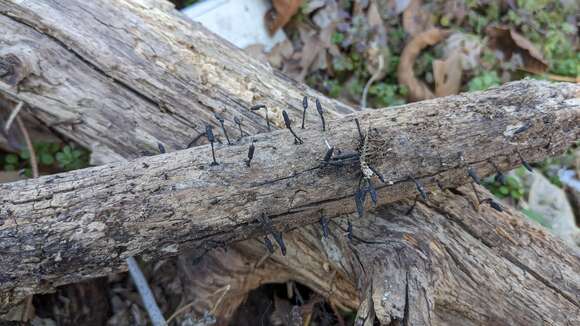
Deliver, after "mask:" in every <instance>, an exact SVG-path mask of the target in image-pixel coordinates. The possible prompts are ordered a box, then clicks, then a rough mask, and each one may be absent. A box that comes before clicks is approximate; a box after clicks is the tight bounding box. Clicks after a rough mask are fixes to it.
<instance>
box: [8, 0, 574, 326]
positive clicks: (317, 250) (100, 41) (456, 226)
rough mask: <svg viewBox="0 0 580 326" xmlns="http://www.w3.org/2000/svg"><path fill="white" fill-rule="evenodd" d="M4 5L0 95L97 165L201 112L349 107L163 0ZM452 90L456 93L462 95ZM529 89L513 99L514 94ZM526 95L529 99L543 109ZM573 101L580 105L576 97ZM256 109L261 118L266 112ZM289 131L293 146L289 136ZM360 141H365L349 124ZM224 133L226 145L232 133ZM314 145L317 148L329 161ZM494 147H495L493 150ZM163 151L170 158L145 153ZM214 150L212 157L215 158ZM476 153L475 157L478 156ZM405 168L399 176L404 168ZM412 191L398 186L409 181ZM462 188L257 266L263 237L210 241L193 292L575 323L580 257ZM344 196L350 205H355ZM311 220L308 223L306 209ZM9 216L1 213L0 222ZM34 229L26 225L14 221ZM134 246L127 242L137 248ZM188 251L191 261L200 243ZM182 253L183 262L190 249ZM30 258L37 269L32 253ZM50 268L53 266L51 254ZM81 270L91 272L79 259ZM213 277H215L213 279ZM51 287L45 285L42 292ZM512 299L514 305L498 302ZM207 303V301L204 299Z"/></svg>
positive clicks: (338, 111) (331, 113) (195, 121)
mask: <svg viewBox="0 0 580 326" xmlns="http://www.w3.org/2000/svg"><path fill="white" fill-rule="evenodd" d="M0 13H2V15H1V16H0V24H1V25H2V27H3V28H4V30H5V31H6V32H5V34H3V35H1V36H0V39H2V40H3V42H4V44H8V45H9V46H7V47H6V48H4V49H3V50H2V51H1V54H2V58H3V60H2V62H3V63H4V65H3V67H8V68H9V69H6V71H7V72H8V73H7V74H4V73H3V74H2V75H3V76H4V77H3V80H4V81H5V82H6V83H5V84H2V85H1V90H2V93H3V94H6V95H8V96H10V97H13V98H18V99H20V100H23V101H24V102H25V103H27V104H28V105H29V107H30V112H31V113H32V114H33V116H34V117H35V118H36V119H38V120H39V121H41V122H42V123H44V124H46V125H48V126H50V127H51V128H53V129H54V130H56V131H58V132H59V133H62V134H64V135H65V136H67V137H70V138H72V139H75V140H77V141H78V142H80V143H82V144H84V145H86V146H90V147H91V148H92V149H93V151H94V152H95V153H96V155H95V157H96V162H105V161H106V160H107V158H110V157H112V158H115V159H119V158H122V157H125V158H134V157H137V156H139V155H140V153H141V152H142V151H149V152H152V151H155V148H156V144H157V142H161V143H164V144H166V145H168V147H169V148H171V149H178V148H183V147H185V145H186V144H188V143H189V142H190V140H191V139H192V138H194V137H195V136H196V135H198V134H199V133H201V132H202V131H203V124H204V123H206V122H210V123H214V124H216V122H215V120H213V119H212V112H214V110H216V111H217V112H220V113H221V114H222V115H223V116H224V117H225V118H226V119H227V121H232V117H234V116H241V117H243V119H244V122H245V129H246V131H248V132H250V133H256V132H261V131H264V130H266V124H265V122H264V119H263V118H264V117H263V116H262V117H259V116H256V115H255V114H256V112H250V111H249V110H248V109H247V108H248V107H249V106H250V105H252V104H256V103H264V104H267V105H268V106H269V107H270V118H271V119H272V121H273V122H274V126H282V125H283V124H282V121H281V119H280V118H279V116H280V115H279V113H280V111H281V110H282V109H286V110H288V111H289V113H290V115H291V117H292V120H293V121H298V117H299V113H300V111H301V109H299V108H297V107H298V106H299V104H300V103H301V99H302V96H303V95H308V96H310V97H312V96H318V97H320V100H321V102H322V104H323V106H324V108H325V109H326V111H325V112H326V114H327V115H328V116H327V119H330V118H331V117H339V116H341V115H343V114H344V113H349V112H352V109H350V108H349V107H347V106H345V105H342V104H339V103H338V102H335V101H332V100H328V99H326V98H324V97H321V96H320V95H318V94H317V93H315V92H314V91H312V90H310V89H308V88H307V87H305V86H303V85H297V84H295V83H293V82H292V81H290V80H288V79H286V78H284V77H283V76H280V75H279V74H278V75H277V74H275V72H273V71H271V69H270V68H269V67H268V66H266V65H264V64H261V63H258V62H256V61H255V60H253V59H251V58H249V57H248V56H246V55H244V54H242V53H241V52H240V51H239V50H236V49H234V48H233V47H231V46H229V45H226V44H225V43H224V42H223V41H221V40H219V39H218V38H217V37H215V36H213V35H212V34H210V33H208V32H207V31H205V30H204V29H203V28H201V27H199V26H197V25H193V24H191V23H189V22H187V21H185V20H183V19H182V18H181V17H179V16H178V15H176V14H175V13H174V12H172V11H171V10H170V9H167V8H162V9H160V8H159V7H155V3H154V2H153V1H149V2H147V3H146V4H143V2H139V3H135V2H133V1H114V2H113V1H88V2H87V1H78V2H77V1H59V2H48V1H46V2H33V3H27V4H26V6H24V5H21V4H19V3H18V4H17V3H12V2H10V1H0ZM14 58H16V59H17V60H14ZM552 94H553V93H552V92H548V93H546V95H545V96H544V97H545V98H546V99H547V100H549V98H550V96H551V95H552ZM555 95H556V96H557V94H555ZM576 96H577V95H576ZM546 99H544V101H545V100H546ZM456 100H457V101H461V97H457V98H456ZM496 100H497V101H498V102H501V101H506V100H507V101H510V99H509V98H508V99H505V98H497V99H496ZM525 100H526V99H525V98H519V100H518V99H512V104H513V105H516V104H518V103H519V102H520V101H524V102H525ZM502 103H506V102H502ZM526 103H528V105H529V106H530V107H533V106H534V105H535V104H536V103H533V102H526ZM567 103H568V104H570V105H576V106H577V100H576V102H574V100H569V101H568V102H567ZM574 103H576V104H574ZM471 104H472V105H473V112H474V117H479V118H481V119H483V118H485V117H486V115H485V114H486V113H488V112H486V111H485V110H481V109H480V107H479V105H478V103H471ZM562 109H563V110H564V111H565V110H566V108H562ZM312 112H313V109H312V108H311V109H310V114H309V115H308V116H307V123H308V125H309V126H313V125H316V126H318V125H319V120H318V118H317V116H316V114H314V113H312ZM494 112H495V111H494ZM425 113H426V114H429V113H431V110H430V108H425ZM258 114H261V115H263V114H264V111H258ZM548 115H549V112H548ZM119 116H122V117H123V119H118V117H119ZM571 117H572V118H573V119H575V120H572V121H570V122H569V124H568V125H566V123H562V124H560V127H563V128H565V127H566V126H568V127H570V128H572V130H571V131H570V133H569V134H566V135H567V136H571V135H573V136H575V137H577V119H578V115H577V109H576V114H575V115H572V116H571ZM487 118H491V116H487ZM421 119H425V117H422V118H421ZM499 120H500V123H501V118H500V119H499ZM406 121H408V120H406ZM492 121H493V120H492ZM553 121H556V120H551V119H547V120H541V121H536V120H534V123H535V124H534V125H532V127H531V128H530V129H529V130H531V131H526V132H530V133H531V132H539V133H542V134H544V133H543V131H541V130H539V129H540V128H541V127H540V126H541V125H545V124H551V123H553ZM494 123H496V121H494ZM559 123H560V122H558V123H556V124H559ZM389 125H390V124H389ZM504 126H505V125H504ZM226 127H227V128H228V131H229V134H230V135H232V134H234V133H235V130H236V129H235V126H234V125H233V124H231V123H228V124H227V125H226ZM335 127H336V128H340V127H341V126H340V125H339V126H333V127H332V128H331V129H330V130H329V133H332V132H333V131H332V130H333V128H335ZM365 127H366V126H365ZM373 127H374V126H373ZM385 127H386V125H381V126H378V127H377V128H385ZM451 127H453V126H451ZM519 127H521V125H517V126H514V129H509V130H506V131H508V135H509V131H510V130H512V131H515V130H518V128H519ZM457 128H459V127H457ZM534 128H538V130H537V131H534V130H535V129H534ZM351 130H354V129H352V127H351ZM485 132H487V131H485ZM308 133H312V134H316V133H317V132H314V131H310V132H308ZM495 134H496V135H497V132H496V133H495ZM277 135H278V137H280V135H281V134H277ZM283 135H284V137H285V139H286V141H287V142H289V141H290V138H289V137H290V136H289V135H288V134H287V133H285V134H283ZM524 135H525V133H524ZM544 135H546V136H548V135H547V134H544ZM517 137H519V136H517ZM257 138H260V137H257ZM526 138H527V137H526ZM276 139H278V138H276ZM309 139H310V138H309ZM351 139H356V133H353V135H351ZM427 139H428V138H427ZM221 140H222V141H224V137H223V136H222V137H221ZM555 140H556V142H555V144H556V146H555V148H561V147H560V146H561V144H562V143H561V142H560V141H561V140H562V139H561V138H559V137H558V136H557V135H556V138H555ZM329 141H330V139H329ZM455 141H458V140H457V139H456V140H455ZM530 141H531V142H530V143H529V144H527V145H522V148H534V150H531V151H525V153H524V154H525V155H530V157H534V158H536V157H535V156H533V155H535V154H534V153H536V154H537V153H541V152H540V151H544V150H550V149H540V148H541V146H542V145H546V144H548V143H549V141H547V140H545V139H544V140H538V139H531V140H530ZM287 145H288V144H287V143H286V146H287ZM486 145H487V144H486ZM508 146H514V145H513V144H512V145H508ZM538 146H540V148H537V147H538ZM300 148H306V146H303V147H300ZM321 148H323V147H322V146H320V147H319V151H317V152H316V153H317V154H318V156H315V157H321V156H322V153H321V152H320V151H321ZM492 148H493V149H494V151H495V152H496V153H497V152H498V151H497V147H492ZM486 149H487V147H486ZM206 150H207V148H206ZM231 150H233V148H231ZM202 151H203V150H202ZM322 152H323V150H322ZM427 152H429V150H427ZM471 152H472V151H470V153H471ZM499 152H500V153H505V154H507V153H513V147H512V151H509V150H507V151H505V152H503V151H499ZM191 153H192V154H193V153H197V151H195V152H191ZM240 153H241V152H240ZM419 153H421V154H423V152H419ZM206 154H207V152H206ZM447 154H450V153H447ZM171 155H176V157H177V156H179V155H181V154H171ZM240 155H241V154H240ZM478 155H483V156H484V157H488V156H486V155H484V154H478ZM427 156H429V155H427ZM162 157H168V156H161V157H156V158H150V159H149V160H153V161H155V160H159V159H160V158H162ZM432 157H433V156H432ZM477 157H480V156H477ZM489 157H491V155H490V156H489ZM207 158H208V156H205V157H204V163H207V162H209V161H207ZM311 160H312V161H314V159H311ZM518 160H519V158H518V157H515V158H514V157H510V158H503V159H501V160H499V161H500V162H507V161H509V162H511V163H512V164H513V163H515V162H518ZM468 161H470V162H471V160H469V158H468ZM238 162H239V161H238ZM418 165H420V164H418V162H417V161H416V160H414V161H412V162H411V167H413V166H415V167H416V166H418ZM482 165H484V164H482ZM475 167H476V168H477V170H478V172H479V173H480V174H483V173H482V172H484V170H485V172H488V171H489V170H488V169H489V166H487V165H485V168H483V169H479V166H478V165H476V166H475ZM502 167H507V165H504V166H502ZM192 168H195V167H192ZM422 168H424V169H427V170H420V171H428V169H429V168H430V167H422ZM385 170H387V169H385ZM408 171H413V172H415V170H414V169H409V170H408ZM188 173H191V172H188ZM399 173H400V174H399V175H398V179H397V178H395V180H401V177H402V176H403V175H406V174H408V172H404V171H400V172H399ZM418 175H419V176H421V175H422V174H418ZM452 175H455V176H459V174H458V173H454V174H452ZM463 177H465V176H463ZM330 178H331V175H330V174H329V175H328V179H330ZM334 180H335V182H336V181H337V180H338V182H344V183H345V184H347V183H348V187H349V188H347V189H350V193H352V190H353V189H354V184H353V180H352V179H351V180H344V181H341V179H334ZM456 180H457V179H456V178H450V179H449V180H443V181H444V182H452V181H456ZM315 181H317V182H320V181H319V180H315ZM411 188H412V187H411V186H409V185H407V186H406V187H404V189H406V191H409V190H410V189H411ZM385 191H386V190H382V192H381V196H379V198H380V199H381V200H385V198H389V197H388V196H385V195H384V194H385V193H386V192H385ZM461 191H463V192H465V191H466V190H461ZM461 191H454V192H443V193H439V192H436V193H435V194H433V195H432V196H430V198H429V201H428V202H427V203H426V204H418V205H417V208H416V209H415V210H414V211H413V213H412V214H411V215H409V216H407V215H405V214H404V211H406V209H407V208H408V207H409V206H410V204H411V203H407V202H405V203H401V204H395V205H391V206H381V207H380V208H378V209H376V210H375V211H374V212H373V213H372V214H371V216H370V217H365V218H364V219H354V218H350V217H345V218H343V219H335V220H333V221H334V222H333V223H332V224H331V230H332V236H331V238H330V239H321V237H320V232H321V231H320V230H319V228H317V227H314V226H309V227H306V228H301V229H300V230H296V231H292V232H289V233H287V234H285V242H286V246H287V248H288V255H287V257H286V258H283V257H281V256H279V254H276V255H272V256H267V257H268V258H266V260H265V261H263V262H261V263H260V264H258V263H259V261H258V259H260V258H259V257H264V249H263V244H261V243H260V242H259V241H256V240H248V241H243V242H239V243H237V244H235V245H234V246H232V249H231V250H229V251H228V252H227V253H222V252H221V251H212V252H211V253H209V254H207V255H205V256H204V257H203V259H202V260H201V263H200V264H198V265H196V266H191V263H184V264H182V267H183V269H189V270H188V271H187V272H188V273H184V275H187V276H189V277H191V282H192V283H194V284H195V285H196V286H197V285H199V286H197V287H196V288H195V289H193V288H192V293H194V294H192V296H193V295H195V296H196V297H197V298H201V299H202V301H203V300H207V301H210V300H216V298H214V297H212V294H213V293H215V290H216V289H218V288H221V287H223V285H224V284H229V285H230V291H229V292H228V295H226V296H225V297H224V300H225V301H224V302H225V303H222V305H221V306H220V307H221V308H220V310H219V311H218V314H219V316H220V317H222V318H224V319H227V318H228V316H231V313H232V311H233V309H235V306H236V304H239V303H240V302H241V300H242V299H243V297H244V294H247V292H248V291H249V290H250V289H252V288H254V287H257V286H259V285H261V284H264V283H267V282H271V281H276V282H283V281H286V280H289V279H292V280H296V281H300V282H302V283H304V284H306V285H308V286H310V287H311V288H313V289H314V290H316V291H317V292H319V293H321V294H324V295H326V296H327V297H328V298H329V299H330V300H333V301H335V302H336V304H337V305H342V306H346V307H351V308H355V307H358V306H359V305H360V307H361V309H360V310H359V314H360V315H361V316H362V315H363V314H364V313H368V316H369V317H370V316H372V315H373V314H374V313H375V312H376V314H377V316H378V318H379V320H380V321H381V322H382V323H388V322H389V321H393V320H402V321H403V320H404V321H406V322H409V321H410V322H411V323H412V324H422V323H428V322H430V323H437V324H445V323H451V324H457V323H464V324H482V323H487V324H491V323H494V324H495V323H512V324H513V323H517V324H523V323H532V324H533V323H537V324H540V323H541V322H540V320H541V321H545V322H546V323H550V322H551V323H557V324H566V322H569V323H573V321H575V318H576V319H577V316H576V315H575V312H576V311H577V310H578V309H579V306H580V305H579V301H580V276H579V274H578V271H579V270H580V262H579V257H578V252H577V251H573V250H570V249H568V248H565V247H562V244H561V243H559V242H557V241H555V240H553V239H552V238H551V237H550V235H547V234H545V233H543V232H542V231H539V230H538V229H536V228H534V227H531V226H529V225H528V224H527V223H525V222H523V221H521V220H519V219H518V218H517V217H514V216H512V215H508V214H506V213H502V214H499V213H496V212H494V211H491V210H490V209H489V207H488V206H482V207H483V208H481V212H478V211H477V210H474V208H473V207H472V206H471V204H469V200H468V198H469V196H468V195H466V194H463V193H462V192H461ZM480 192H481V193H480V197H482V198H484V197H488V196H489V194H487V193H485V192H484V190H480ZM347 193H348V192H347ZM408 193H409V192H407V194H408ZM330 197H332V196H330ZM348 202H350V203H351V204H349V205H351V208H350V210H352V200H349V201H348ZM278 209H279V208H278ZM329 210H330V208H329ZM347 210H348V209H347ZM516 215H517V214H516ZM248 216H249V215H248ZM306 216H307V214H306ZM299 218H300V219H302V218H303V216H300V217H299ZM306 219H307V220H309V221H312V220H313V217H312V216H311V217H306ZM345 219H350V220H351V221H352V222H353V224H354V235H355V238H354V239H353V241H352V242H349V241H348V240H347V238H346V237H345V236H344V234H342V233H341V232H344V230H345V229H346V227H345ZM247 221H249V220H247ZM299 223H302V222H299ZM137 225H138V223H134V226H137ZM12 226H13V225H11V224H6V223H5V225H4V226H1V227H0V230H4V229H5V228H8V227H10V228H11V227H12ZM339 227H340V228H339ZM26 228H27V225H23V226H21V227H20V228H19V230H18V232H22V230H26ZM341 230H342V231H341ZM18 234H19V233H17V235H18ZM93 234H94V233H93ZM12 236H14V234H13V235H12ZM191 238H193V236H191ZM126 240H128V239H126ZM208 246H211V245H209V244H208ZM36 248H37V247H36V246H33V247H32V248H31V251H28V253H30V254H32V255H34V254H37V253H38V251H36ZM48 249H50V248H48ZM137 249H138V250H137V251H135V252H134V253H136V252H139V248H137ZM160 249H161V248H160ZM170 249H172V248H171V247H170ZM123 250H125V249H123ZM40 252H42V250H41V251H40ZM127 252H129V251H127ZM168 254H170V253H168ZM3 255H4V254H3ZM193 255H194V256H196V257H197V256H199V253H198V252H196V253H194V254H193ZM224 255H225V257H224ZM101 257H102V256H101ZM61 258H62V256H61ZM111 258H112V257H111ZM116 259H118V258H116ZM223 259H228V264H227V267H225V266H224V265H223V263H221V262H223V261H224V260H223ZM182 260H183V261H189V260H188V259H187V257H186V256H182ZM105 262H106V264H109V263H110V259H109V258H106V259H104V260H102V263H103V264H105ZM26 263H27V264H34V258H33V259H32V260H31V261H29V262H26ZM51 263H52V264H53V265H52V266H54V261H52V262H51ZM244 264H249V266H252V267H251V268H248V265H244ZM258 265H259V266H258ZM38 266H39V267H38V269H37V270H36V271H35V272H37V273H39V274H41V273H45V272H46V270H45V266H43V265H38ZM49 266H50V265H49ZM118 266H119V265H117V267H118ZM107 267H109V268H110V266H105V267H104V268H101V269H100V271H101V272H106V271H107ZM232 271H235V272H236V273H233V272H232ZM83 272H84V273H86V276H87V277H90V276H92V274H91V273H90V272H88V271H87V270H84V269H81V273H83ZM210 273H211V274H210ZM329 275H332V276H333V277H330V278H329V277H328V276H329ZM78 276H80V275H78ZM208 279H211V280H212V282H204V281H205V280H208ZM222 282H223V283H222ZM41 283H42V282H41ZM203 283H205V284H203ZM58 284H59V283H57V282H55V283H50V281H49V282H46V281H45V283H43V284H41V287H40V289H42V290H47V289H49V288H51V287H52V286H55V285H58ZM37 286H39V285H38V284H34V285H31V286H30V287H25V288H20V289H19V290H17V291H13V292H11V293H6V294H5V297H4V301H5V303H8V302H13V301H15V300H16V299H18V298H20V297H21V296H22V295H23V294H27V293H29V292H30V291H32V289H33V288H36V287H37ZM37 289H39V288H37ZM367 294H369V295H367ZM498 298H499V299H498ZM504 298H511V299H513V300H511V301H509V302H508V301H507V299H505V300H506V301H502V300H503V299H504ZM226 303H231V304H232V306H229V305H228V304H226ZM208 306H211V304H209V302H208ZM198 309H204V307H203V305H201V306H200V307H199V308H198Z"/></svg>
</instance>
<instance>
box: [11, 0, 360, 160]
mask: <svg viewBox="0 0 580 326" xmlns="http://www.w3.org/2000/svg"><path fill="white" fill-rule="evenodd" d="M157 2H159V1H130V0H127V1H114V2H112V1H110V0H97V1H76V0H69V1H58V2H51V1H32V2H27V3H21V2H14V1H9V0H2V1H0V28H1V29H2V31H4V32H3V33H2V35H1V36H0V41H1V42H2V49H1V50H0V63H1V66H2V67H3V69H4V71H3V72H2V74H1V75H2V77H0V79H1V80H2V82H3V83H0V90H1V91H2V92H3V93H4V94H11V95H12V97H13V98H14V99H18V100H22V101H24V102H25V103H26V104H28V107H29V108H30V109H29V110H31V111H34V116H35V117H36V118H37V119H39V120H40V121H41V122H42V123H43V124H45V125H47V126H49V127H50V128H52V129H54V130H56V131H58V132H59V133H61V134H63V135H65V136H67V137H68V138H71V139H74V140H76V141H78V142H79V143H81V144H83V145H85V146H87V147H88V148H91V150H92V152H93V159H94V161H95V163H103V162H111V161H118V160H122V159H124V158H129V159H130V158H136V157H139V156H142V154H141V153H142V152H144V151H148V152H155V151H156V150H157V142H158V141H159V140H163V141H164V142H165V145H166V146H167V148H168V149H171V150H174V149H182V148H185V147H186V146H187V145H188V144H189V143H190V142H191V140H192V139H194V138H195V137H196V136H197V135H199V134H201V133H203V132H204V130H205V122H210V123H212V124H213V125H214V126H216V127H218V126H219V124H218V122H217V121H216V120H215V119H214V118H213V113H214V112H218V113H219V114H221V115H222V116H223V117H224V118H225V119H226V127H227V129H228V132H229V134H230V135H237V134H238V129H237V126H236V125H235V124H234V123H233V117H234V116H238V117H239V118H240V119H242V122H243V123H244V127H245V128H244V129H245V132H247V133H249V134H255V133H257V132H263V131H266V130H267V129H268V128H267V126H266V121H265V119H264V118H265V114H266V113H265V111H264V110H260V111H250V107H251V106H253V105H255V104H264V105H267V106H268V109H269V112H270V116H271V118H272V119H273V121H272V123H273V125H275V126H280V127H281V126H283V125H284V124H283V121H282V120H281V119H280V113H281V111H282V110H287V111H289V112H294V113H295V114H296V115H298V114H299V113H300V112H302V98H303V96H309V97H311V98H313V97H319V99H320V101H321V103H322V105H323V106H324V107H325V108H332V110H331V111H329V112H328V117H327V118H329V119H330V118H332V117H338V116H341V115H343V114H345V113H350V112H352V109H351V108H349V107H347V106H346V105H344V104H342V103H340V102H338V101H335V100H332V99H329V98H326V97H324V96H320V94H319V93H318V92H316V91H314V90H312V89H311V88H308V87H306V86H305V85H301V84H297V83H296V82H294V81H292V80H290V79H288V78H287V77H285V76H283V75H281V74H278V73H276V71H274V70H273V69H272V68H271V67H270V66H269V65H267V63H262V62H259V61H258V60H256V59H253V58H251V57H249V56H247V55H242V56H240V50H239V49H236V48H235V47H233V46H232V45H230V44H229V43H227V42H225V41H223V40H222V39H220V38H218V37H216V36H215V35H214V34H212V33H209V32H207V30H206V29H204V28H201V26H199V25H197V24H195V23H192V22H190V21H187V20H185V19H184V18H183V17H182V16H180V15H178V14H177V12H170V11H168V10H167V9H166V8H164V7H161V8H160V7H159V5H158V4H157ZM192 40H195V41H192ZM311 110H312V108H311ZM120 112H123V119H119V113H120ZM312 112H314V111H312ZM307 122H308V123H311V124H312V123H315V122H316V123H318V120H317V117H316V115H314V114H309V115H308V116H307ZM218 134H221V133H218ZM110 135H122V137H110ZM221 137H222V138H223V136H221ZM223 140H224V141H225V139H223Z"/></svg>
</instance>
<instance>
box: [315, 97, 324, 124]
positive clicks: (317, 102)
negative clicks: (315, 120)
mask: <svg viewBox="0 0 580 326" xmlns="http://www.w3.org/2000/svg"><path fill="white" fill-rule="evenodd" d="M316 111H318V115H320V120H321V121H322V131H326V121H324V112H322V105H321V104H320V100H319V99H318V98H317V99H316Z"/></svg>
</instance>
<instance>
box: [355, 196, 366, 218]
mask: <svg viewBox="0 0 580 326" xmlns="http://www.w3.org/2000/svg"><path fill="white" fill-rule="evenodd" d="M365 197H366V191H364V190H363V189H359V190H358V191H357V192H356V194H354V202H355V204H356V212H357V213H358V217H360V218H363V217H364V214H365Z"/></svg>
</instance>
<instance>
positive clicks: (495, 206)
mask: <svg viewBox="0 0 580 326" xmlns="http://www.w3.org/2000/svg"><path fill="white" fill-rule="evenodd" d="M489 205H490V206H491V207H492V208H493V209H495V210H496V211H498V212H503V207H501V205H500V204H499V203H498V202H496V201H495V200H491V201H490V202H489Z"/></svg>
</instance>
